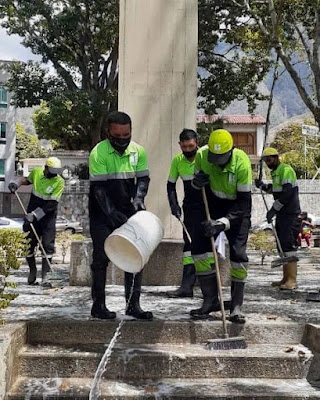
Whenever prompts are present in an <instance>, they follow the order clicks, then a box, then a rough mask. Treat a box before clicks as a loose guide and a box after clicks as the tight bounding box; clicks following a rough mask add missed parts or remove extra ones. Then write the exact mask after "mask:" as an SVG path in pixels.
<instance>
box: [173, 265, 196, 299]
mask: <svg viewBox="0 0 320 400" xmlns="http://www.w3.org/2000/svg"><path fill="white" fill-rule="evenodd" d="M195 281H196V270H195V266H194V264H187V265H184V266H183V275H182V283H181V286H180V287H179V288H178V289H177V290H175V291H173V292H169V293H168V296H169V297H193V286H194V284H195Z"/></svg>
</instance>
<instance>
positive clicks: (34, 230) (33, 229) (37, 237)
mask: <svg viewBox="0 0 320 400" xmlns="http://www.w3.org/2000/svg"><path fill="white" fill-rule="evenodd" d="M14 193H15V195H16V197H17V199H18V202H19V203H20V206H21V208H22V210H23V212H24V215H27V210H26V209H25V207H24V205H23V203H22V201H21V199H20V196H19V195H18V193H17V191H15V192H14ZM30 226H31V229H32V232H33V233H34V236H35V237H36V239H37V241H38V243H39V246H40V249H41V251H42V254H43V255H44V257H45V259H46V260H47V263H48V265H49V267H50V268H51V262H50V261H49V258H48V256H47V253H46V252H45V250H44V248H43V246H42V243H41V240H40V238H39V236H38V234H37V231H36V229H35V227H34V226H33V223H32V222H30Z"/></svg>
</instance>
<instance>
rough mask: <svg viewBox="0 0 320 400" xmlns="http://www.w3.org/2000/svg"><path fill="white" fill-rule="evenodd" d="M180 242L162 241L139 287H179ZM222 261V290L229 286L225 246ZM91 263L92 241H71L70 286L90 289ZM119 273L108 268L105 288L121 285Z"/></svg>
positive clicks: (180, 267) (146, 268) (228, 269)
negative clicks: (224, 257)
mask: <svg viewBox="0 0 320 400" xmlns="http://www.w3.org/2000/svg"><path fill="white" fill-rule="evenodd" d="M182 250H183V242H182V241H177V240H163V241H162V242H161V243H160V245H159V246H158V247H157V249H156V250H155V251H154V253H153V254H152V256H151V257H150V260H149V262H148V263H147V265H146V266H145V268H144V275H143V285H145V286H151V285H152V286H153V285H154V286H172V285H176V286H178V285H180V283H181V277H182V253H183V251H182ZM226 256H227V257H226V259H222V258H221V257H219V265H220V273H221V280H222V284H223V286H229V285H230V277H229V274H230V261H229V248H228V245H226ZM91 262H92V241H91V240H89V239H88V240H85V241H74V242H72V243H71V252H70V285H71V286H90V285H91V273H90V264H91ZM123 275H124V273H123V271H121V270H120V269H119V268H117V267H115V266H114V265H113V264H110V265H109V266H108V273H107V284H111V285H121V284H123Z"/></svg>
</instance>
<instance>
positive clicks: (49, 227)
mask: <svg viewBox="0 0 320 400" xmlns="http://www.w3.org/2000/svg"><path fill="white" fill-rule="evenodd" d="M32 224H33V226H34V228H35V231H36V232H37V235H38V236H39V239H40V240H41V243H42V246H43V249H44V251H45V252H46V254H47V256H48V257H52V255H53V253H54V242H55V236H56V216H55V215H53V216H51V215H45V216H44V217H43V218H42V219H41V220H40V221H35V222H33V223H32ZM23 231H24V232H27V233H28V235H27V239H29V240H30V241H29V254H28V256H31V255H33V254H34V250H35V248H36V247H37V245H38V240H37V238H36V236H35V234H34V233H33V230H32V228H31V226H30V224H29V223H26V222H25V223H24V224H23Z"/></svg>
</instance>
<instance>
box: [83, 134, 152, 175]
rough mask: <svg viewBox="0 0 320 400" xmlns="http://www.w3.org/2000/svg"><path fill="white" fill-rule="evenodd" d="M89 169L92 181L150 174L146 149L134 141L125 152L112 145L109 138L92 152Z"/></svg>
mask: <svg viewBox="0 0 320 400" xmlns="http://www.w3.org/2000/svg"><path fill="white" fill-rule="evenodd" d="M89 171H90V182H104V181H108V180H113V179H116V180H123V179H124V180H126V179H133V178H135V177H137V178H139V177H143V176H149V169H148V163H147V155H146V152H145V149H144V148H143V147H142V146H140V145H139V144H137V143H135V142H133V141H131V142H130V143H129V146H128V147H127V148H126V150H125V151H124V153H123V154H120V153H118V152H117V151H116V150H115V149H114V148H113V147H112V146H111V144H110V141H109V139H105V140H103V141H102V142H100V143H98V144H97V145H96V146H95V147H94V148H93V149H92V151H91V153H90V157H89Z"/></svg>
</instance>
